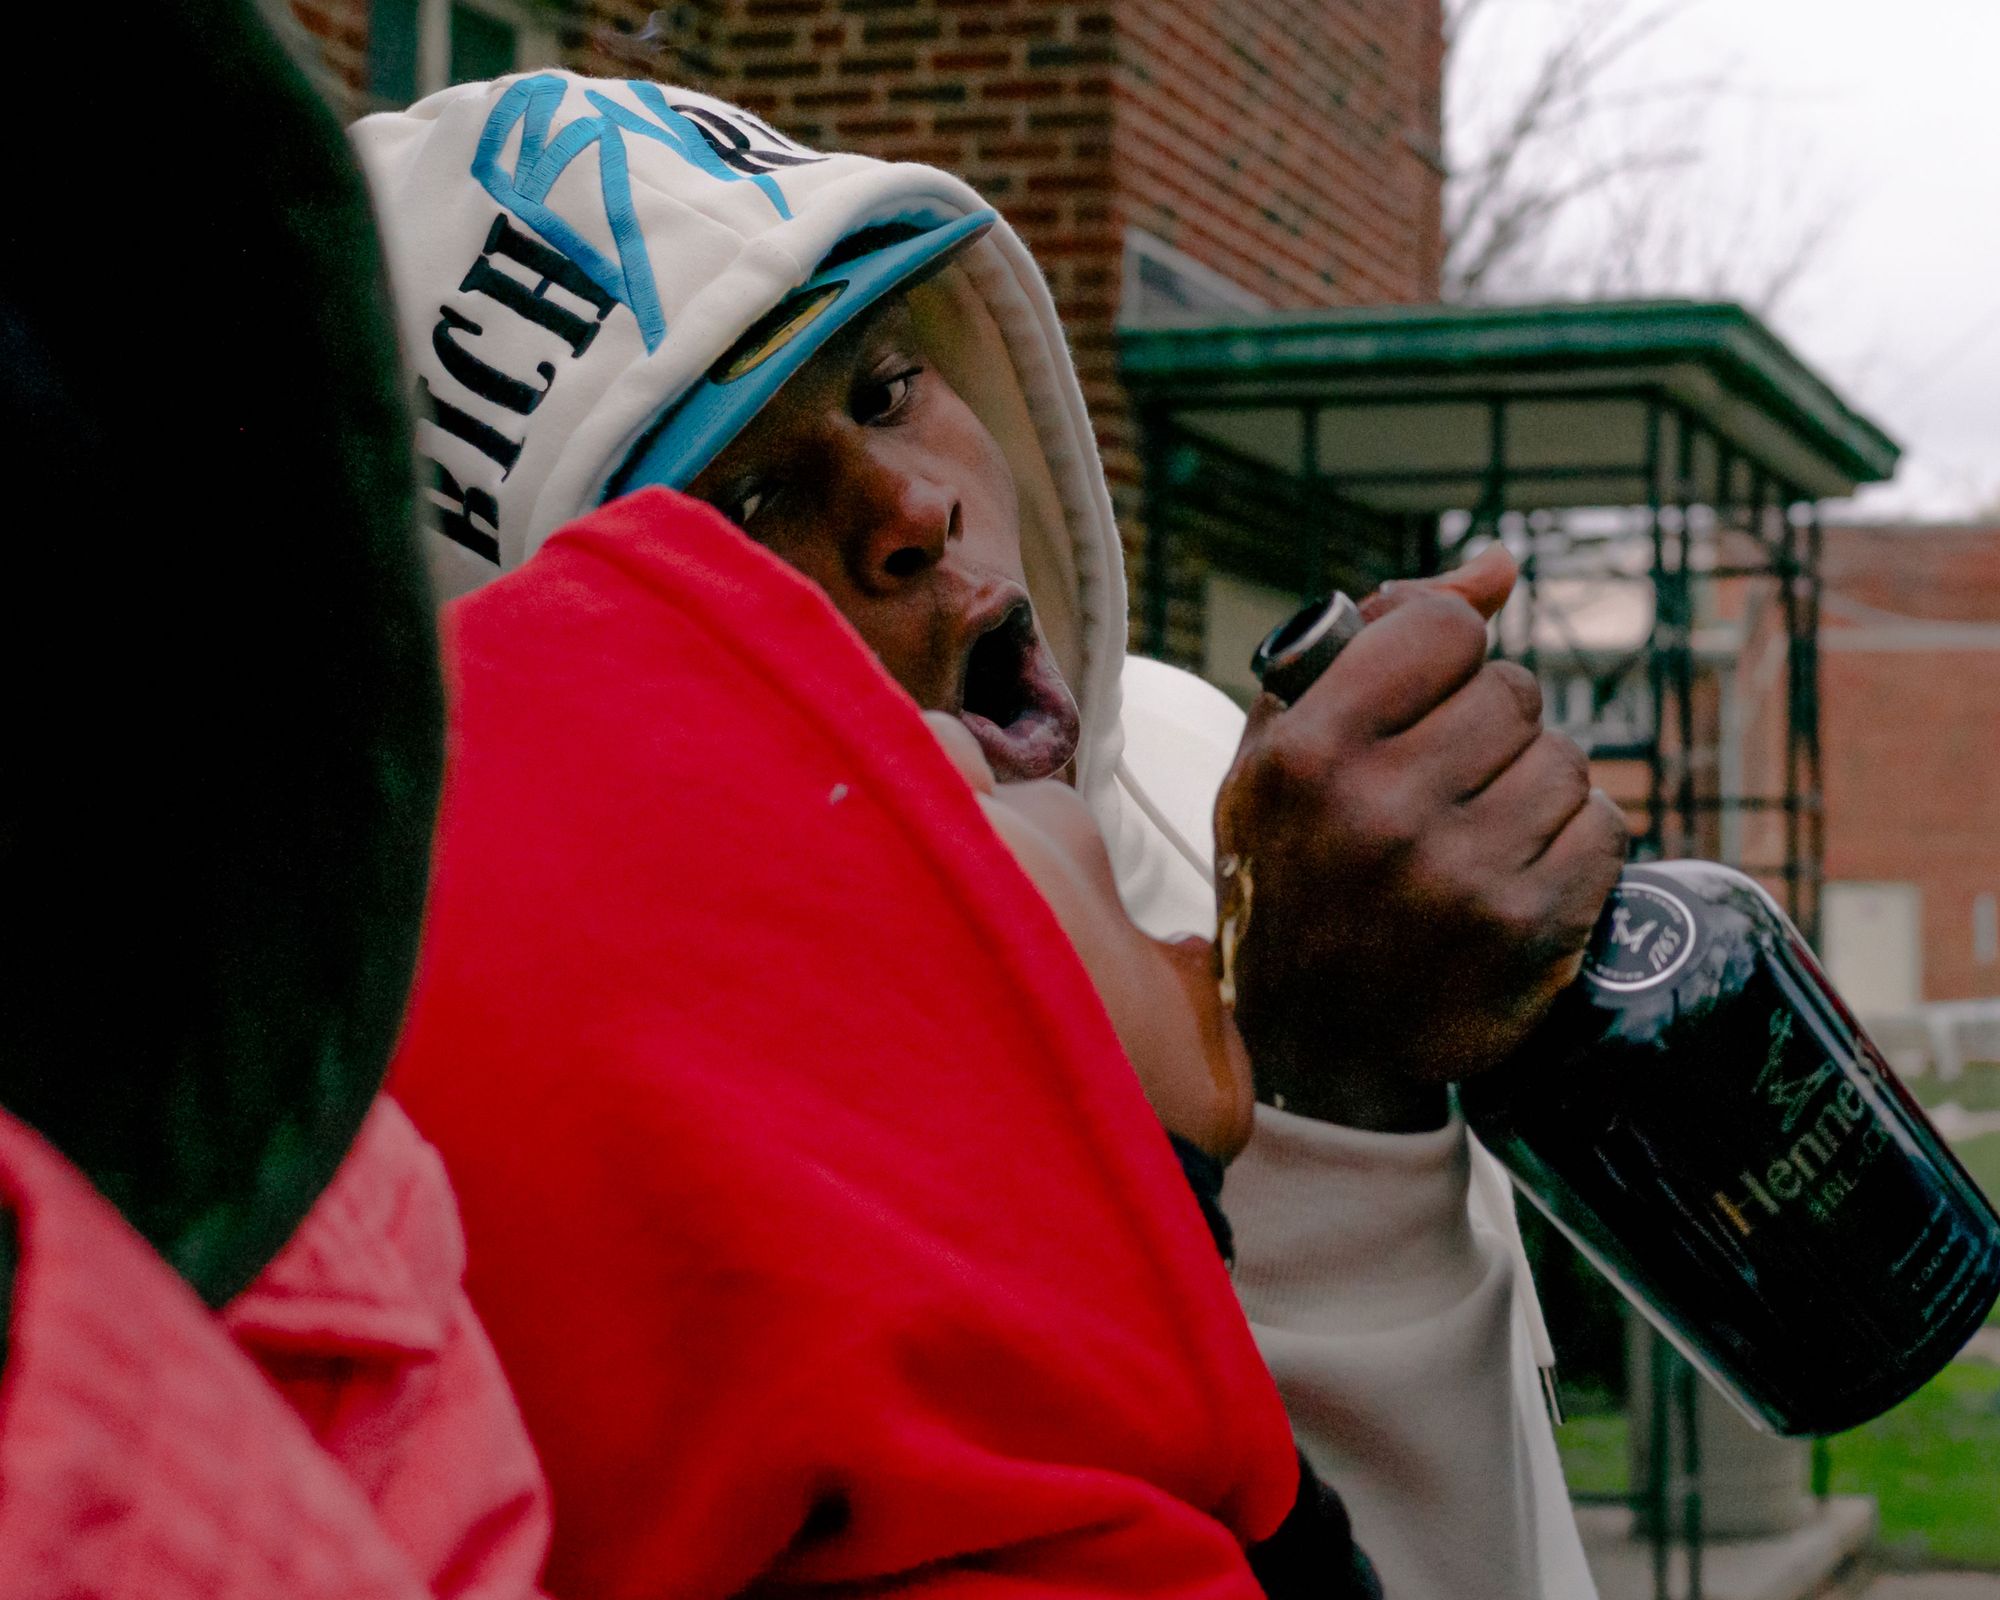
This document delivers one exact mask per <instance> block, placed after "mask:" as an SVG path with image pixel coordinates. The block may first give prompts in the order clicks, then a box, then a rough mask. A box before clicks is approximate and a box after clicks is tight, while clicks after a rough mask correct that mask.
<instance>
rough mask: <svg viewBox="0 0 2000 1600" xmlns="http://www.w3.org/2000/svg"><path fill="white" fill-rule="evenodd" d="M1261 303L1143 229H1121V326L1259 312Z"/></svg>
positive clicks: (1218, 273) (1228, 280)
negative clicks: (1122, 252) (1122, 269)
mask: <svg viewBox="0 0 2000 1600" xmlns="http://www.w3.org/2000/svg"><path fill="white" fill-rule="evenodd" d="M1264 309H1266V305H1265V302H1264V301H1263V300H1261V299H1259V298H1258V297H1257V296H1256V295H1254V294H1252V293H1251V292H1250V291H1249V290H1248V289H1246V288H1244V287H1243V286H1242V285H1241V284H1240V283H1237V282H1235V281H1234V280H1233V279H1231V278H1228V277H1225V276H1224V275H1223V274H1222V273H1220V272H1217V271H1215V270H1214V269H1213V268H1212V267H1206V266H1203V265H1202V263H1201V262H1199V261H1197V260H1195V258H1194V257H1193V256H1191V255H1188V254H1187V253H1186V252H1185V251H1181V250H1176V249H1175V248H1174V247H1173V246H1172V245H1170V244H1168V243H1167V242H1166V241H1165V240H1164V239H1158V238H1155V237H1154V236H1153V235H1152V234H1150V233H1148V232H1146V230H1145V229H1144V228H1127V229H1126V230H1125V267H1124V284H1123V286H1122V288H1121V291H1120V298H1119V304H1118V317H1119V320H1120V321H1121V322H1133V323H1144V322H1158V321H1171V320H1173V319H1174V318H1175V317H1186V316H1187V315H1189V314H1190V313H1197V314H1206V313H1211V312H1216V313H1223V314H1227V313H1229V312H1231V311H1262V310H1264Z"/></svg>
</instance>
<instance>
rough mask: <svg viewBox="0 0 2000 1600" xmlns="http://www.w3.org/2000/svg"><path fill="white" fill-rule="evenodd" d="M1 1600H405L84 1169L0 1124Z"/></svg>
mask: <svg viewBox="0 0 2000 1600" xmlns="http://www.w3.org/2000/svg"><path fill="white" fill-rule="evenodd" d="M0 1209H4V1211H5V1212H6V1213H7V1214H8V1216H9V1219H10V1221H11V1225H12V1227H13V1228H14V1231H15V1240H16V1244H17V1247H18V1255H19V1260H18V1264H17V1267H16V1271H15V1276H14V1284H13V1297H12V1302H11V1325H10V1326H9V1328H8V1330H7V1348H6V1369H5V1377H4V1387H0V1590H4V1592H5V1593H6V1594H7V1595H8V1596H9V1597H10V1600H271V1597H273V1596H279V1595H282V1596H285V1597H286V1600H417V1597H419V1596H422V1595H424V1594H425V1593H426V1591H425V1589H424V1587H423V1585H422V1583H421V1582H420V1581H419V1580H418V1578H417V1576H416V1574H415V1573H414V1572H412V1571H411V1570H410V1568H409V1566H408V1564H407V1563H406V1561H405V1559H404V1557H403V1555H402V1553H401V1552H400V1551H399V1550H397V1549H396V1547H395V1546H394V1544H393V1543H392V1542H391V1540H390V1538H389V1536H388V1535H387V1534H386V1533H385V1532H384V1531H383V1529H382V1528H381V1526H380V1525H379V1524H378V1523H377V1521H376V1519H375V1517H374V1515H373V1513H372V1512H371V1511H370V1510H369V1508H368V1505H367V1502H366V1501H365V1500H363V1498H362V1497H361V1495H360V1493H359V1492H358V1491H357V1490H356V1488H355V1486H354V1485H353V1484H352V1483H351V1482H350V1481H349V1480H348V1479H347V1477H346V1476H345V1475H344V1474H343V1473H342V1472H341V1471H340V1469H339V1468H338V1467H337V1466H336V1465H335V1464H334V1463H333V1461H332V1460H330V1459H329V1458H328V1457H327V1456H326V1455H325V1454H324V1453H323V1452H322V1451H321V1450H320V1449H319V1447H318V1446H317V1445H315V1444H314V1443H313V1441H312V1439H311V1438H310V1437H309V1436H308V1435H307V1433H306V1430H305V1428H304V1427H303V1426H301V1424H300V1422H299V1419H298V1418H297V1417H296V1416H294V1415H293V1414H292V1412H291V1410H290V1409H289V1408H288V1407H287V1406H286V1405H285V1402H284V1401H283V1400H281V1399H280V1398H279V1397H278V1395H277V1394H276V1393H274V1392H273V1390H272V1389H271V1387H270V1385H269V1384H267V1383H266V1382H265V1381H264V1379H263V1377H262V1376H261V1375H260V1374H259V1373H258V1371H257V1369H256V1368H255V1367H253V1366H252V1365H251V1364H250V1362H249V1361H248V1360H247V1359H246V1358H245V1357H244V1355H243V1353H242V1352H241V1351H240V1350H238V1349H236V1348H235V1347H234V1346H233V1345H231V1344H230V1342H229V1337H228V1335H227V1334H225V1333H224V1332H223V1330H222V1328H221V1326H220V1325H219V1324H218V1323H217V1321H216V1319H215V1318H214V1317H213V1316H212V1315H210V1313H209V1311H208V1310H207V1308H206V1307H204V1306H203V1305H202V1304H201V1302H200V1301H199V1300H197V1299H196V1298H195V1296H194V1292H193V1291H192V1290H190V1289H189V1288H188V1286H187V1285H186V1284H184V1283H182V1282H181V1280H180V1279H179V1278H177V1277H175V1276H174V1275H173V1273H172V1272H171V1271H170V1270H169V1269H168V1268H167V1266H166V1264H165V1263H164V1262H162V1261H161V1260H160V1259H159V1257H158V1256H156V1255H154V1254H153V1252H152V1251H151V1250H150V1249H149V1248H148V1247H147V1245H146V1243H145V1241H144V1240H142V1239H141V1238H140V1237H139V1236H138V1235H137V1234H136V1233H134V1232H133V1231H132V1230H131V1228H130V1227H128V1226H127V1225H126V1223H125V1220H124V1219H123V1218H122V1217H120V1216H119V1215H118V1214H117V1212H115V1211H113V1210H112V1209H111V1207H110V1205H109V1204H107V1203H106V1202H105V1201H104V1200H103V1199H102V1197H100V1196H99V1195H98V1193H97V1192H96V1191H95V1190H94V1189H92V1188H91V1186H90V1184H89V1183H88V1182H87V1181H86V1180H85V1179H84V1177H83V1176H82V1175H81V1174H80V1173H78V1172H77V1171H76V1170H75V1169H74V1168H73V1167H71V1166H69V1164H68V1163H66V1162H65V1161H64V1160H63V1159H62V1157H61V1156H59V1155H58V1154H57V1153H56V1152H55V1151H54V1150H53V1149H51V1148H50V1147H49V1146H48V1145H47V1144H46V1143H45V1142H43V1140H42V1139H41V1137H40V1136H39V1135H37V1134H36V1133H34V1132H33V1131H32V1130H31V1129H29V1128H27V1127H25V1126H24V1125H23V1124H21V1123H19V1122H16V1121H14V1120H13V1119H12V1118H11V1117H8V1116H6V1115H5V1114H4V1113H0Z"/></svg>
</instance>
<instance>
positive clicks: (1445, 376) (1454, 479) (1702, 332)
mask: <svg viewBox="0 0 2000 1600" xmlns="http://www.w3.org/2000/svg"><path fill="white" fill-rule="evenodd" d="M1119 340H1120V346H1121V367H1122V372H1123V375H1124V379H1125V382H1126V385H1127V387H1128V389H1129V390H1130V392H1131V394H1132V396H1133V398H1134V400H1135V401H1136V402H1138V404H1139V405H1140V406H1141V408H1142V409H1143V410H1144V411H1145V412H1147V414H1148V415H1149V416H1150V417H1152V418H1154V419H1164V420H1168V421H1170V422H1171V423H1172V424H1173V425H1174V426H1175V428H1176V429H1177V430H1178V431H1180V432H1183V433H1186V434H1190V435H1193V436H1194V437H1196V438H1197V439H1201V440H1204V441H1206V442H1208V443H1210V444H1213V445H1218V446H1221V447H1222V448H1224V449H1226V450H1228V451H1231V452H1232V453H1234V454H1236V455H1239V456H1243V457H1247V458H1249V459H1252V460H1254V461H1258V462H1261V463H1263V464H1265V465H1268V466H1272V467H1276V468H1278V469H1280V470H1282V471H1284V472H1287V473H1290V474H1293V475H1296V476H1301V477H1309V478H1322V479H1325V480H1327V481H1328V482H1329V483H1330V484H1331V486H1332V487H1334V488H1335V489H1337V490H1338V491H1339V492H1340V493H1341V494H1343V495H1345V496H1347V497H1349V498H1350V499H1353V500H1356V501H1359V502H1361V503H1362V504H1365V505H1370V506H1374V507H1377V508H1379V509H1381V510H1385V511H1402V512H1443V511H1448V510H1454V509H1462V508H1471V507H1474V506H1479V505H1484V506H1487V507H1489V508H1491V509H1510V508H1511V509H1533V508H1536V507H1553V506H1579V505H1637V504H1642V503H1645V502H1647V501H1648V499H1649V498H1652V497H1653V496H1654V495H1655V494H1657V498H1658V499H1659V501H1660V502H1661V503H1666V504H1672V503H1675V502H1676V501H1692V502H1701V503H1706V504H1717V505H1719V504H1725V503H1731V502H1735V501H1740V500H1749V499H1751V498H1753V497H1758V496H1760V495H1762V494H1765V493H1768V494H1769V495H1770V496H1771V498H1772V499H1774V500H1777V499H1806V498H1812V499H1817V498H1823V497H1828V496H1838V495H1845V494H1848V493H1851V492H1852V491H1853V489H1854V488H1855V486H1856V485H1858V484H1862V483H1872V482H1877V481H1879V480H1881V479H1884V478H1887V477H1888V476H1889V475H1890V474H1891V473H1893V472H1894V471H1895V467H1896V461H1897V457H1898V456H1899V454H1900V453H1901V452H1900V450H1899V447H1898V446H1897V445H1896V444H1895V442H1894V441H1893V440H1891V439H1890V438H1889V436H1888V435H1887V434H1885V433H1884V432H1883V431H1882V430H1881V429H1880V428H1878V427H1877V426H1875V424H1874V423H1872V422H1870V421H1869V420H1868V419H1867V418H1866V417H1863V416H1861V415H1860V414H1859V413H1858V412H1856V411H1855V410H1853V409H1852V408H1851V407H1850V406H1849V405H1847V403H1846V402H1845V401H1843V400H1842V399H1841V398H1840V396H1839V395H1838V394H1836V393H1835V392H1834V391H1833V389H1832V388H1831V387H1829V386H1828V385H1827V383H1826V382H1825V381H1824V380H1823V379H1821V378H1820V377H1819V376H1817V375H1816V374H1815V373H1814V372H1813V371H1812V370H1811V369H1810V368H1808V367H1807V366H1806V365H1805V364H1804V363H1803V362H1801V361H1800V360H1799V359H1798V357H1796V356H1795V355H1793V354H1792V352H1791V351H1790V350H1789V349H1787V348H1786V346H1785V345H1784V344H1783V343H1781V342H1780V341H1779V340H1778V339H1777V337H1776V336H1775V335H1773V334H1772V333H1771V332H1770V330H1769V329H1767V328H1766V327H1764V325H1763V324H1762V323H1760V322H1759V321H1758V320H1757V319H1756V318H1755V317H1754V316H1752V315H1751V314H1750V313H1749V312H1747V311H1745V310H1744V309H1743V308H1742V307H1741V306H1737V305H1731V304H1726V303H1706V302H1698V301H1689V300H1654V301H1629V302H1585V303H1576V304H1559V305H1539V306H1497V307H1491V306H1423V307H1389V308H1368V309H1362V310H1338V311H1319V312H1302V313H1293V312H1281V313H1275V314H1274V313H1262V314H1246V315H1243V316H1240V317H1234V318H1231V319H1230V320H1227V321H1221V322H1210V323H1203V324H1200V325H1172V326H1147V327H1127V328H1122V329H1120V330H1119ZM1760 479H1761V482H1760Z"/></svg>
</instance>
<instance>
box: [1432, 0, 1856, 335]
mask: <svg viewBox="0 0 2000 1600" xmlns="http://www.w3.org/2000/svg"><path fill="white" fill-rule="evenodd" d="M1698 3H1700V0H1574V3H1572V4H1570V5H1569V6H1568V7H1567V11H1566V15H1565V17H1564V20H1563V22H1562V23H1561V25H1560V26H1559V27H1558V29H1557V30H1556V31H1555V32H1554V33H1553V34H1552V35H1549V36H1548V37H1547V38H1546V39H1545V40H1544V41H1543V42H1541V43H1540V44H1539V45H1538V46H1537V47H1536V49H1535V51H1534V54H1533V56H1532V57H1531V58H1530V59H1529V60H1527V61H1526V62H1525V63H1524V62H1523V61H1522V60H1521V59H1520V56H1521V52H1520V51H1519V50H1518V49H1516V50H1515V51H1514V53H1513V55H1511V56H1510V55H1509V54H1508V49H1507V47H1508V46H1509V44H1510V42H1511V43H1513V44H1515V45H1518V44H1519V40H1520V35H1519V32H1518V30H1516V31H1515V32H1513V33H1508V32H1505V31H1503V30H1504V28H1505V25H1506V24H1507V23H1508V22H1510V21H1516V22H1518V20H1519V17H1520V14H1521V8H1522V7H1523V6H1524V4H1525V0H1447V4H1446V15H1445V26H1446V38H1447V51H1448V55H1447V68H1446V70H1447V74H1448V79H1449V87H1450V93H1449V96H1448V99H1449V101H1450V111H1451V115H1452V118H1453V126H1452V129H1451V131H1452V134H1453V137H1452V139H1451V141H1450V153H1451V169H1452V170H1451V173H1450V177H1449V179H1448V182H1447V185H1446V196H1445V236H1446V253H1445V269H1444V291H1445V295H1446V297H1447V298H1448V299H1459V300H1466V299H1480V298H1490V297H1494V296H1526V297H1531V298H1554V297H1558V296H1561V295H1564V294H1576V293H1591V294H1598V295H1604V294H1627V295H1630V294H1660V293H1683V294H1685V293H1705V294H1713V295H1718V296H1728V297H1732V298H1738V299H1743V300H1746V301H1748V302H1750V303H1752V304H1753V305H1755V306H1757V307H1759V308H1760V309H1763V310H1765V311H1767V312H1768V311H1769V310H1770V309H1771V308H1772V307H1774V306H1776V305H1777V304H1778V303H1779V302H1780V301H1782V300H1783V299H1784V298H1785V297H1786V296H1787V295H1789V294H1790V293H1791V292H1792V291H1793V290H1794V289H1795V288H1796V287H1797V285H1798V284H1799V282H1800V281H1801V280H1802V279H1803V278H1805V277H1806V276H1807V275H1808V274H1809V273H1810V272H1811V270H1812V267H1813V265H1814V263H1815V262H1816V261H1817V260H1818V259H1819V257H1820V255H1821V252H1822V249H1823V247H1824V246H1825V244H1826V243H1827V241H1828V239H1829V238H1830V237H1831V236H1832V234H1833V232H1834V230H1835V227H1836V225H1837V223H1838V221H1839V218H1840V215H1841V208H1840V207H1839V206H1838V205H1837V204H1835V203H1833V198H1832V197H1830V196H1826V195H1824V194H1823V193H1819V192H1817V191H1816V190H1815V188H1814V186H1813V185H1812V184H1811V183H1810V182H1807V181H1797V179H1796V178H1795V179H1794V180H1793V181H1787V180H1786V179H1785V177H1784V175H1783V174H1782V173H1781V172H1776V171H1773V170H1768V169H1769V168H1770V163H1768V162H1757V161H1752V160H1749V159H1746V152H1745V151H1743V150H1741V149H1732V150H1731V151H1729V152H1728V159H1729V160H1730V162H1731V168H1730V169H1729V170H1726V171H1724V172H1722V173H1721V174H1720V175H1719V176H1720V178H1721V180H1722V181H1720V182H1715V181H1710V180H1713V179H1715V178H1717V176H1718V173H1717V165H1716V164H1717V161H1718V160H1719V159H1720V153H1719V152H1716V151H1714V150H1712V149H1709V148H1705V146H1704V140H1706V139H1709V138H1711V137H1712V135H1711V134H1710V133H1709V131H1708V130H1709V129H1710V127H1711V126H1712V125H1714V124H1715V123H1716V122H1717V120H1718V118H1717V116H1716V113H1717V111H1718V110H1721V109H1724V108H1726V107H1728V106H1730V105H1732V104H1734V103H1736V102H1737V101H1738V100H1739V99H1740V98H1741V97H1742V96H1743V95H1744V93H1745V91H1744V90H1743V89H1742V88H1741V87H1740V86H1739V85H1738V84H1737V83H1736V82H1735V80H1734V77H1733V74H1731V73H1730V72H1728V71H1726V70H1725V71H1718V72H1713V73H1702V74H1697V75H1693V76H1686V75H1681V76H1677V77H1672V78H1668V77H1664V76H1660V75H1649V74H1648V73H1647V72H1646V70H1645V68H1646V65H1647V60H1648V55H1649V53H1650V51H1649V47H1650V46H1652V45H1654V44H1655V43H1657V41H1658V39H1659V37H1660V35H1661V34H1662V32H1663V31H1664V30H1665V29H1667V28H1668V27H1669V26H1670V25H1672V24H1674V23H1675V22H1677V21H1678V20H1680V19H1681V18H1682V17H1683V16H1684V15H1685V14H1686V13H1688V12H1689V11H1691V10H1692V9H1693V8H1694V6H1695V5H1696V4H1698ZM1538 14H1539V15H1543V16H1545V15H1546V14H1547V12H1546V10H1542V11H1540V12H1539V13H1538ZM1489 63H1497V64H1498V65H1499V66H1500V67H1502V68H1505V69H1508V70H1505V71H1501V72H1499V73H1497V74H1495V81H1497V82H1502V83H1504V84H1505V85H1507V87H1504V88H1496V89H1494V90H1492V91H1491V92H1490V93H1484V92H1482V91H1484V89H1485V84H1484V82H1483V81H1482V80H1481V79H1480V78H1478V77H1476V76H1475V74H1478V73H1481V72H1483V71H1487V70H1488V64H1489ZM1496 96H1497V97H1498V98H1496ZM1760 186H1761V188H1760ZM1752 191H1756V192H1752ZM1579 238H1581V239H1582V240H1583V243H1582V245H1581V246H1580V247H1579V245H1578V244H1577V241H1578V239H1579Z"/></svg>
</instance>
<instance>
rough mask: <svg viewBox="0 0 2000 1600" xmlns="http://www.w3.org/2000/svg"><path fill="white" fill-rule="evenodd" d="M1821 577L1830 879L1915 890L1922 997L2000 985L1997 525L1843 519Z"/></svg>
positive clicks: (1972, 993)
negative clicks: (1984, 944) (1993, 943)
mask: <svg viewBox="0 0 2000 1600" xmlns="http://www.w3.org/2000/svg"><path fill="white" fill-rule="evenodd" d="M1824 571H1825V576H1826V584H1827V589H1826V627H1825V629H1824V631H1823V633H1822V635H1821V639H1822V651H1823V655H1822V676H1821V687H1822V693H1823V697H1824V699H1823V721H1822V739H1823V749H1824V760H1825V766H1826V807H1827V854H1826V869H1827V876H1828V878H1829V879H1833V880H1840V879H1847V880H1861V881H1891V882H1907V883H1914V884H1916V885H1917V887H1918V889H1919V890H1920V891H1921V893H1922V896H1923V988H1924V996H1923V997H1924V998H1925V999H1926V1000H1957V999H1968V998H1973V997H1983V996H1992V995H2000V964H1981V963H1978V962H1975V960H1974V959H1973V943H1972V918H1973V909H1972V907H1973V900H1974V897H1975V896H1976V895H1978V894H1980V893H1986V894H2000V528H1891V529H1862V528H1842V529H1833V530H1830V531H1829V533H1828V535H1827V546H1826V557H1825V566H1824Z"/></svg>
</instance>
